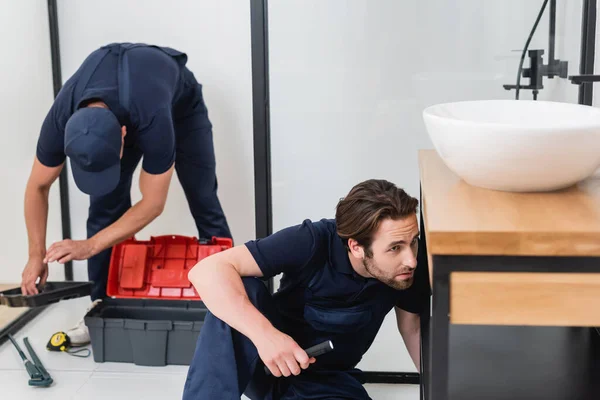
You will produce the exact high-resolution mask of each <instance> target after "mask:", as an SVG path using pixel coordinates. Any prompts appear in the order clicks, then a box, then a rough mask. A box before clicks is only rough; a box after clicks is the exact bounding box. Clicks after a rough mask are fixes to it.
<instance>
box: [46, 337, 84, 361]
mask: <svg viewBox="0 0 600 400" xmlns="http://www.w3.org/2000/svg"><path fill="white" fill-rule="evenodd" d="M46 349H48V350H50V351H64V352H65V353H67V354H70V355H72V356H74V357H84V358H85V357H89V356H90V354H91V352H90V350H89V349H78V350H75V351H71V339H70V338H69V335H67V334H66V333H64V332H56V333H55V334H54V335H52V337H51V338H50V340H49V341H48V344H47V345H46ZM86 350H87V355H85V356H84V355H79V354H76V353H81V352H82V351H86Z"/></svg>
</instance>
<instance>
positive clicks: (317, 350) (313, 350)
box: [265, 340, 333, 375]
mask: <svg viewBox="0 0 600 400" xmlns="http://www.w3.org/2000/svg"><path fill="white" fill-rule="evenodd" d="M331 350H333V343H331V340H326V341H324V342H322V343H319V344H317V345H315V346H312V347H309V348H308V349H305V350H304V351H306V354H307V355H308V358H312V357H317V356H320V355H322V354H325V353H329V352H330V351H331ZM265 373H266V374H267V375H271V370H270V369H269V368H267V366H266V365H265Z"/></svg>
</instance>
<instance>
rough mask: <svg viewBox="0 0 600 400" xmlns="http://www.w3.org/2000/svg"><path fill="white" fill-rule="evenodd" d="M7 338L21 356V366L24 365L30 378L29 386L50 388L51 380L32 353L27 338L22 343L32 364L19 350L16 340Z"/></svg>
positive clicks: (10, 336)
mask: <svg viewBox="0 0 600 400" xmlns="http://www.w3.org/2000/svg"><path fill="white" fill-rule="evenodd" d="M8 338H9V339H10V341H11V342H12V344H13V346H15V349H17V352H18V353H19V356H21V359H22V360H23V364H24V365H25V369H26V370H27V373H28V374H29V378H30V379H29V386H38V387H48V386H50V385H51V384H52V382H53V380H52V378H51V377H50V374H48V371H46V369H45V368H44V366H43V365H42V362H41V361H40V359H39V358H38V356H37V354H36V353H35V351H33V348H32V347H31V344H30V343H29V338H25V339H24V342H25V347H27V351H29V355H30V356H31V359H32V360H33V362H31V361H29V359H28V358H27V356H25V353H23V350H21V347H19V345H18V343H17V342H16V340H15V339H14V337H13V336H12V335H10V334H9V335H8Z"/></svg>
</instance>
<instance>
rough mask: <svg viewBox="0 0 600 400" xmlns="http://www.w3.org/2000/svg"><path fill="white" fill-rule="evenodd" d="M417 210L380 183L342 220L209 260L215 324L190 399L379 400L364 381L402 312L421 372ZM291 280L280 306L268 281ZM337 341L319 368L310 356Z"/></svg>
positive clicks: (205, 283)
mask: <svg viewBox="0 0 600 400" xmlns="http://www.w3.org/2000/svg"><path fill="white" fill-rule="evenodd" d="M417 205H418V201H417V199H415V198H413V197H411V196H409V195H408V194H406V193H405V192H404V191H403V190H401V189H399V188H397V187H396V186H395V185H393V184H392V183H390V182H387V181H385V180H368V181H365V182H362V183H359V184H358V185H356V186H355V187H354V188H352V190H351V191H350V193H349V194H348V195H347V196H346V197H345V198H344V199H342V200H340V202H339V203H338V205H337V209H336V215H335V219H334V220H326V219H323V220H320V221H316V222H312V221H310V220H305V221H304V222H303V223H302V224H300V225H297V226H292V227H289V228H286V229H283V230H281V231H279V232H277V233H275V234H273V235H271V236H269V237H266V238H264V239H259V240H254V241H250V242H248V243H246V244H245V245H241V246H237V247H234V248H233V249H230V250H227V251H225V252H222V253H219V254H216V255H213V256H211V257H208V258H206V259H204V260H202V261H201V262H200V263H199V264H198V265H197V266H195V267H194V268H193V269H192V270H191V271H190V273H189V278H190V281H191V282H192V283H193V284H194V287H196V289H197V290H198V292H199V294H200V296H201V297H202V299H203V300H204V302H205V304H206V306H207V308H208V309H209V311H210V312H209V313H208V315H207V317H206V320H205V323H204V325H203V327H202V330H201V331H200V336H199V339H198V344H197V347H196V352H195V355H194V358H193V361H192V364H191V365H190V368H189V371H188V377H187V380H186V383H185V387H184V395H183V399H184V400H199V399H220V400H229V399H232V400H233V399H239V398H240V396H241V394H242V393H244V394H245V395H246V396H248V397H249V398H250V399H253V400H256V399H269V400H271V399H334V398H335V399H369V396H368V394H367V392H366V391H365V389H364V388H363V386H362V385H361V383H360V382H359V380H358V379H357V377H356V374H354V373H353V372H357V370H356V365H357V364H358V363H359V361H360V360H361V358H362V356H363V354H364V353H365V352H366V351H367V350H368V349H369V347H370V346H371V344H372V343H373V340H374V339H375V336H376V335H377V332H378V331H379V328H380V327H381V324H382V322H383V320H384V318H385V316H386V315H387V314H388V312H390V311H391V310H392V309H395V313H396V317H397V322H398V328H399V331H400V333H401V335H402V337H403V339H404V343H405V345H406V347H407V349H408V352H409V354H410V356H411V358H412V360H413V362H414V363H415V365H416V366H417V369H419V370H420V362H419V361H420V357H419V354H420V318H419V314H420V313H421V312H422V311H424V310H426V305H427V304H428V301H427V300H428V296H429V295H430V291H429V283H428V273H427V270H426V269H425V267H420V268H419V267H417V252H418V241H419V238H418V237H419V227H418V223H417V217H416V209H417ZM423 256H424V255H423V254H422V252H421V253H420V254H419V257H423ZM280 273H283V276H282V279H281V286H280V289H279V291H278V292H277V293H276V294H274V295H271V294H270V293H269V291H268V290H267V289H266V287H265V285H264V283H263V282H262V281H261V280H264V279H268V278H271V277H273V276H275V275H277V274H280ZM326 340H330V341H331V342H332V344H333V347H334V349H333V351H331V352H329V353H326V354H323V355H321V356H319V357H318V358H317V359H315V358H311V359H309V358H308V356H307V354H306V352H305V351H304V350H303V349H306V348H308V347H311V346H314V345H316V344H319V343H321V342H323V341H326ZM264 366H266V367H268V369H269V370H270V371H271V373H272V375H267V374H266V373H265V371H264Z"/></svg>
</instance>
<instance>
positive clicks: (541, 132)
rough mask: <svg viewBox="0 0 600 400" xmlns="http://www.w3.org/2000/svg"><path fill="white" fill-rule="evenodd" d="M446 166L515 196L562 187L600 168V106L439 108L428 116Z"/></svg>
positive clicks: (503, 103) (518, 103)
mask: <svg viewBox="0 0 600 400" xmlns="http://www.w3.org/2000/svg"><path fill="white" fill-rule="evenodd" d="M423 119H424V122H425V127H426V129H427V132H428V134H429V137H430V138H431V141H432V142H433V145H434V147H435V149H436V151H437V153H438V154H439V155H440V157H441V158H442V159H443V161H444V163H445V164H446V165H447V166H448V168H450V170H452V171H453V172H454V173H455V174H456V175H458V176H459V177H461V178H462V179H463V180H464V181H466V182H467V183H468V184H470V185H473V186H478V187H482V188H486V189H493V190H501V191H510V192H542V191H552V190H559V189H563V188H565V187H568V186H571V185H573V184H575V183H577V182H579V181H581V180H583V179H586V178H587V177H589V176H591V175H592V174H593V173H594V172H595V171H596V170H597V169H598V168H599V167H600V109H599V108H596V107H590V106H584V105H578V104H571V103H559V102H550V101H533V100H531V101H529V100H478V101H462V102H455V103H445V104H438V105H434V106H431V107H428V108H426V109H425V110H424V111H423Z"/></svg>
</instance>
